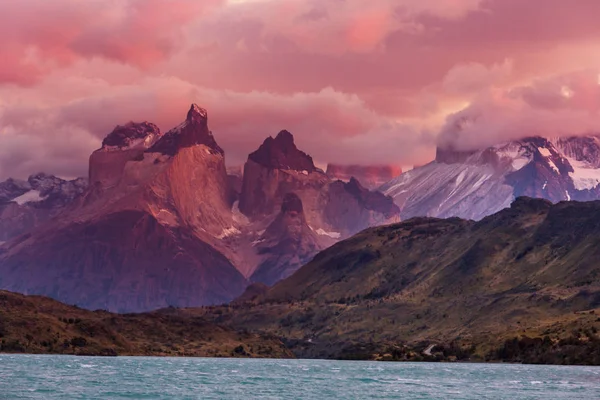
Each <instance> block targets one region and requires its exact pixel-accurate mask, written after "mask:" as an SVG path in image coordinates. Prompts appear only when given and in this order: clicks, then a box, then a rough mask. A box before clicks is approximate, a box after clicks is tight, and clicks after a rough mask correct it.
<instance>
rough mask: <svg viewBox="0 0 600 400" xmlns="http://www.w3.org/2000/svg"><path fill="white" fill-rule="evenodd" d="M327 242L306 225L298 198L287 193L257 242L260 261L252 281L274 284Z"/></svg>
mask: <svg viewBox="0 0 600 400" xmlns="http://www.w3.org/2000/svg"><path fill="white" fill-rule="evenodd" d="M327 244H330V243H327V241H326V240H325V239H323V238H321V237H319V235H317V234H316V233H315V232H313V230H312V229H311V228H310V227H309V226H308V223H307V222H306V217H305V216H304V209H303V206H302V200H300V197H298V195H296V194H294V193H288V194H286V195H285V196H284V198H283V202H282V205H281V212H280V213H279V215H277V217H276V218H275V220H274V221H273V222H272V223H271V224H270V225H269V226H268V228H267V229H266V230H265V232H264V233H263V234H262V235H261V237H260V238H259V240H258V241H257V245H256V251H257V252H258V254H259V255H260V256H261V257H262V258H263V261H262V262H261V263H260V264H259V266H258V268H257V269H256V271H255V272H254V274H252V277H251V280H252V281H253V282H261V283H264V284H267V285H273V284H274V283H276V282H278V281H279V280H281V279H284V278H287V277H288V276H290V275H291V274H292V273H294V272H295V271H296V270H297V269H298V268H300V267H301V266H302V265H304V264H305V263H307V262H308V261H310V260H311V259H312V257H313V256H314V255H315V254H316V253H318V252H319V251H320V250H323V249H324V248H325V247H327Z"/></svg>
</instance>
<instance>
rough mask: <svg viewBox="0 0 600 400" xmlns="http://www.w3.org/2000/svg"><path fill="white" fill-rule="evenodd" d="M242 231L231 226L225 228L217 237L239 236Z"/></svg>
mask: <svg viewBox="0 0 600 400" xmlns="http://www.w3.org/2000/svg"><path fill="white" fill-rule="evenodd" d="M241 233H242V232H241V231H240V230H239V229H237V228H236V227H234V226H232V227H229V228H224V229H223V232H221V234H220V235H218V236H216V238H217V239H225V238H228V237H231V236H237V235H239V234H241Z"/></svg>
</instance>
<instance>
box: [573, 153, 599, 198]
mask: <svg viewBox="0 0 600 400" xmlns="http://www.w3.org/2000/svg"><path fill="white" fill-rule="evenodd" d="M566 158H567V160H568V161H569V164H571V166H572V167H573V172H569V176H570V177H571V179H572V180H573V185H574V186H575V189H577V190H586V189H588V190H589V189H594V188H595V187H597V186H598V185H599V184H600V168H594V167H593V166H591V165H589V164H588V163H586V162H585V161H578V160H576V159H574V158H571V157H566Z"/></svg>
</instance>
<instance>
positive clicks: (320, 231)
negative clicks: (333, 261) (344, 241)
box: [311, 228, 342, 239]
mask: <svg viewBox="0 0 600 400" xmlns="http://www.w3.org/2000/svg"><path fill="white" fill-rule="evenodd" d="M311 229H312V228H311ZM315 232H316V233H317V235H320V236H329V237H330V238H333V239H339V238H341V237H342V234H341V233H340V232H327V231H325V230H324V229H323V228H319V229H317V230H316V231H315Z"/></svg>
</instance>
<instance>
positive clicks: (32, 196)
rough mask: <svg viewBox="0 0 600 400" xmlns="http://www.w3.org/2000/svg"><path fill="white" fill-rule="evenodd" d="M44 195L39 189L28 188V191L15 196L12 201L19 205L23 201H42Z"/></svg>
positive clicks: (23, 202)
mask: <svg viewBox="0 0 600 400" xmlns="http://www.w3.org/2000/svg"><path fill="white" fill-rule="evenodd" d="M44 199H45V197H42V196H41V194H40V191H39V190H30V191H29V192H27V193H25V194H22V195H21V196H19V197H15V198H14V199H13V200H12V201H14V202H16V203H17V204H19V205H23V204H25V203H30V202H36V201H42V200H44Z"/></svg>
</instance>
